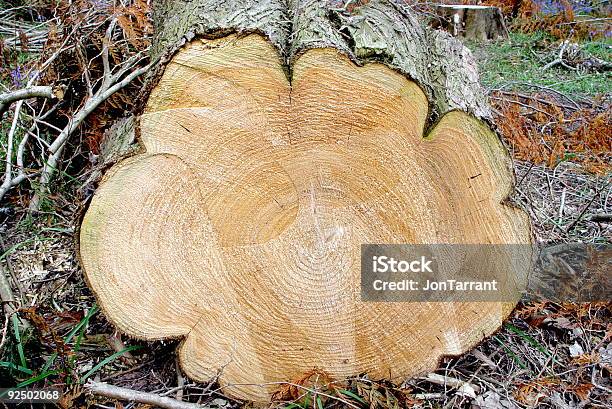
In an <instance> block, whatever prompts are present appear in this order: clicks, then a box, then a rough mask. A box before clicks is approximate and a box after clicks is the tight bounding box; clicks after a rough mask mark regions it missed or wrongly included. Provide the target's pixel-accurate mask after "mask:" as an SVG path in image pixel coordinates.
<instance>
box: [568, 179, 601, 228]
mask: <svg viewBox="0 0 612 409" xmlns="http://www.w3.org/2000/svg"><path fill="white" fill-rule="evenodd" d="M609 184H610V183H607V184H606V185H605V186H604V187H603V188H602V189H600V190H599V191H598V192H595V194H594V195H593V197H592V198H591V200H589V202H588V203H587V204H586V206H584V208H583V209H582V211H581V212H580V214H579V215H578V217H576V219H575V220H574V221H573V222H572V223H571V224H570V225H569V226H567V228H566V229H565V232H566V233H568V232H570V231H572V229H573V228H574V226H575V225H576V224H577V223H578V222H579V221H580V219H582V216H584V214H585V213H586V211H587V210H588V209H589V207H591V205H592V204H593V202H594V201H595V198H597V197H598V196H599V195H600V194H601V192H603V191H604V189H606V188H607V187H608V185H609Z"/></svg>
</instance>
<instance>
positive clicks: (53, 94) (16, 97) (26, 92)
mask: <svg viewBox="0 0 612 409" xmlns="http://www.w3.org/2000/svg"><path fill="white" fill-rule="evenodd" d="M39 97H40V98H49V99H56V98H57V99H61V98H62V97H63V92H62V90H61V89H60V88H53V87H51V86H48V85H46V86H42V85H37V86H32V87H26V88H23V89H19V90H17V91H13V92H6V93H4V94H0V117H1V116H2V115H3V114H4V113H5V112H6V110H7V109H8V108H9V106H10V105H11V104H12V103H13V102H17V101H21V100H23V99H28V98H39Z"/></svg>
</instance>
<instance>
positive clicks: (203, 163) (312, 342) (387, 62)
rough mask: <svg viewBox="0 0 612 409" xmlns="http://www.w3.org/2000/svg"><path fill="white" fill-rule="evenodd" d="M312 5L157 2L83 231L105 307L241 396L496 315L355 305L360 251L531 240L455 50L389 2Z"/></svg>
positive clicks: (412, 354)
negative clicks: (133, 131)
mask: <svg viewBox="0 0 612 409" xmlns="http://www.w3.org/2000/svg"><path fill="white" fill-rule="evenodd" d="M327 4H328V3H327V2H325V1H290V2H289V3H286V2H284V1H280V0H277V1H269V2H255V1H229V2H227V1H218V0H216V1H214V0H209V1H205V0H198V1H189V2H187V1H177V0H166V1H162V2H160V3H158V4H157V5H156V11H155V17H154V18H155V22H156V25H157V27H156V28H157V37H156V39H155V42H154V45H153V48H152V57H153V58H157V57H162V58H161V61H163V64H161V65H160V69H159V71H158V73H157V74H156V75H154V76H152V77H151V78H149V80H148V83H149V86H148V87H145V90H144V91H143V92H145V94H146V95H147V98H145V99H144V100H145V107H144V111H143V113H142V115H141V117H140V120H139V128H140V131H139V134H140V139H141V143H142V145H143V147H144V150H145V152H144V153H142V154H138V155H135V156H131V157H129V158H127V159H125V160H123V161H121V162H119V163H118V164H116V165H114V166H113V167H112V168H111V170H110V171H109V172H107V174H106V175H105V177H104V178H103V180H102V182H101V183H100V186H99V188H98V189H97V191H96V193H95V195H94V197H93V199H92V201H91V204H90V206H89V209H88V210H87V213H86V215H85V217H84V219H83V222H82V226H81V231H80V255H81V259H82V264H83V267H84V270H85V274H86V278H87V280H88V282H89V284H90V286H91V288H92V289H93V291H94V292H95V294H96V296H97V298H98V300H99V303H100V305H101V307H102V309H103V311H104V313H105V314H106V316H107V317H108V318H109V319H110V320H111V321H112V322H113V323H114V324H115V325H116V326H117V327H118V328H119V329H121V330H122V331H124V332H125V333H127V334H129V335H132V336H134V337H139V338H143V339H149V340H151V339H163V338H172V337H181V338H183V339H184V340H183V342H182V344H181V347H180V350H179V357H180V362H181V365H182V368H183V370H184V371H185V372H186V374H187V375H189V376H190V377H192V378H194V379H198V380H206V379H209V378H211V377H215V376H216V375H217V374H218V373H220V375H219V382H220V383H221V384H222V386H223V387H224V391H225V392H226V393H227V394H228V395H230V396H234V397H238V398H242V399H251V400H256V401H265V400H266V399H268V398H269V396H270V394H271V393H272V392H273V391H274V390H276V389H277V387H278V385H279V382H286V381H291V380H295V379H299V378H300V377H301V376H303V374H304V373H307V372H308V371H311V370H313V368H318V370H322V371H325V372H326V373H329V374H330V376H332V377H335V378H342V377H347V376H352V375H358V374H360V373H367V374H368V375H369V376H371V377H373V378H384V377H391V378H393V379H401V378H402V377H406V376H410V375H415V374H417V373H421V372H426V371H428V370H431V369H432V368H434V367H435V366H436V364H437V362H438V360H439V359H440V357H441V356H443V355H447V354H460V353H462V352H464V351H466V350H467V349H469V348H471V347H472V346H474V345H475V344H476V343H477V342H479V341H480V340H482V338H483V337H484V336H486V335H488V334H491V333H492V332H493V331H495V330H496V329H497V328H498V327H499V326H500V325H501V322H502V320H503V319H504V318H505V317H506V316H507V314H508V313H509V311H510V310H511V309H512V308H513V306H514V305H513V303H511V302H502V301H499V302H488V303H473V302H465V303H450V302H445V303H427V302H423V303H372V302H365V301H362V300H361V298H360V274H359V273H360V269H359V260H360V245H361V244H364V243H530V241H531V236H530V227H529V221H528V219H527V217H526V215H525V213H524V212H522V211H521V210H518V209H516V208H513V207H511V206H508V205H506V204H505V203H504V201H505V199H506V198H507V196H508V195H509V194H510V192H511V191H512V185H513V179H512V171H511V166H510V159H509V156H508V153H507V151H506V150H505V148H504V147H503V145H502V144H501V142H500V141H499V139H498V138H497V136H496V135H495V133H494V132H493V131H491V129H490V127H489V125H488V123H489V120H490V111H489V107H488V105H487V102H486V98H485V94H484V92H483V90H482V88H481V87H480V85H479V84H478V81H477V74H476V70H475V67H474V63H473V61H472V59H471V57H470V54H469V52H468V51H467V50H466V49H465V48H463V46H462V45H461V44H460V43H459V42H458V41H456V40H454V39H453V38H451V37H450V36H448V35H447V34H446V33H442V32H437V31H430V30H427V29H424V28H423V27H422V26H421V25H420V24H419V23H418V22H417V21H416V20H415V18H414V16H413V15H412V14H411V13H410V11H409V10H408V9H407V8H406V7H405V6H403V5H402V4H401V3H400V2H398V3H396V2H391V1H370V2H368V3H367V4H365V5H362V6H359V7H356V8H355V9H353V10H351V11H347V10H340V9H333V8H330V7H329V6H328V5H327ZM400 33H401V34H400ZM425 136H426V137H425ZM502 267H508V270H507V271H508V274H509V275H513V274H515V273H516V272H515V271H514V270H513V269H512V268H510V266H502Z"/></svg>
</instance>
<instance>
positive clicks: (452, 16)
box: [432, 4, 508, 41]
mask: <svg viewBox="0 0 612 409" xmlns="http://www.w3.org/2000/svg"><path fill="white" fill-rule="evenodd" d="M435 12H436V14H437V15H438V16H440V18H439V19H436V20H435V21H434V22H433V24H432V25H433V27H434V28H439V27H442V28H444V29H445V30H446V31H448V32H449V33H451V34H452V35H454V36H455V37H462V38H467V39H473V40H481V41H483V40H496V39H498V38H508V30H507V29H506V23H505V22H504V16H503V14H502V12H501V10H500V9H499V8H498V7H490V6H470V5H467V4H465V5H464V4H440V5H437V6H435Z"/></svg>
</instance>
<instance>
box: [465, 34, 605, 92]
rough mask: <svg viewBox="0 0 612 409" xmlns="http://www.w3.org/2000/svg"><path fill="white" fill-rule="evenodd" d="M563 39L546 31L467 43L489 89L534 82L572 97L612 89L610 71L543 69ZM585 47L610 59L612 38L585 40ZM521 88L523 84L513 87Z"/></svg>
mask: <svg viewBox="0 0 612 409" xmlns="http://www.w3.org/2000/svg"><path fill="white" fill-rule="evenodd" d="M558 44H559V40H555V39H554V38H553V37H551V36H549V35H547V34H546V33H543V32H537V33H534V34H522V33H510V39H506V40H498V41H495V42H490V43H485V44H483V43H475V42H467V43H466V45H467V46H468V48H470V49H471V50H472V52H473V53H474V56H475V57H476V59H477V61H478V65H479V67H478V68H479V71H480V79H481V81H482V83H483V84H484V85H485V86H486V87H488V88H497V87H499V86H501V85H504V84H507V83H509V82H519V83H530V84H535V85H542V86H546V87H550V88H552V89H555V90H557V91H559V92H562V93H564V94H567V95H570V96H584V97H589V96H594V95H598V94H604V93H610V92H612V86H611V85H610V84H611V81H610V79H611V77H612V75H611V74H610V73H580V72H576V71H572V70H569V69H566V68H563V67H560V66H556V67H552V68H549V69H547V70H545V71H542V67H544V66H545V65H546V64H547V63H549V62H550V61H552V60H553V59H554V58H553V57H552V55H551V56H550V57H548V58H547V55H548V54H549V53H551V52H552V51H553V50H556V49H557V47H558ZM580 44H581V46H582V47H583V50H585V51H587V52H588V53H590V54H591V55H593V56H595V57H598V58H600V59H603V60H606V61H610V60H611V54H612V53H611V51H612V39H610V38H608V39H605V40H599V41H583V42H581V43H580ZM517 88H520V85H519V84H517V86H513V87H510V88H509V89H517Z"/></svg>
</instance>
